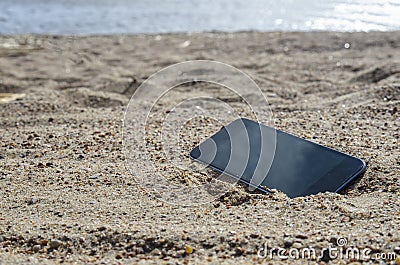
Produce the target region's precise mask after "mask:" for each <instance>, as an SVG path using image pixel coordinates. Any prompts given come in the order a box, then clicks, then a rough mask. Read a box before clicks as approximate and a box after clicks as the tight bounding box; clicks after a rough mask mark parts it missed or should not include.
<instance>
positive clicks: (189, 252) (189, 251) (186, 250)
mask: <svg viewBox="0 0 400 265" xmlns="http://www.w3.org/2000/svg"><path fill="white" fill-rule="evenodd" d="M185 253H186V254H192V253H193V248H192V247H191V246H188V245H186V246H185Z"/></svg>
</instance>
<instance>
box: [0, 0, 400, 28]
mask: <svg viewBox="0 0 400 265" xmlns="http://www.w3.org/2000/svg"><path fill="white" fill-rule="evenodd" d="M399 14H400V0H390V1H379V0H356V1H346V0H333V1H320V0H303V1H296V0H280V1H278V0H270V1H264V0H250V1H244V0H218V1H215V0H214V1H212V0H202V1H194V0H164V1H159V0H86V1H80V0H57V1H56V0H30V1H28V0H2V1H0V34H24V33H40V34H43V33H44V34H45V33H50V34H51V33H53V34H110V33H163V32H187V31H189V32H193V31H214V30H215V31H241V30H259V31H275V30H282V31H311V30H328V31H373V30H378V31H390V30H399V29H400V18H399Z"/></svg>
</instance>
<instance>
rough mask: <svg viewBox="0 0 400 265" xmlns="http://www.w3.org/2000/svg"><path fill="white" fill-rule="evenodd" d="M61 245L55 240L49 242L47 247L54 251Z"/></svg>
mask: <svg viewBox="0 0 400 265" xmlns="http://www.w3.org/2000/svg"><path fill="white" fill-rule="evenodd" d="M61 244H62V242H61V241H60V240H57V239H55V240H51V241H50V243H49V247H50V248H52V249H56V248H58V247H59V246H61Z"/></svg>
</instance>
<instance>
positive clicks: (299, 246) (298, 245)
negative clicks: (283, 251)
mask: <svg viewBox="0 0 400 265" xmlns="http://www.w3.org/2000/svg"><path fill="white" fill-rule="evenodd" d="M292 246H293V247H294V248H301V247H303V245H302V244H301V243H299V242H294V243H293V245H292Z"/></svg>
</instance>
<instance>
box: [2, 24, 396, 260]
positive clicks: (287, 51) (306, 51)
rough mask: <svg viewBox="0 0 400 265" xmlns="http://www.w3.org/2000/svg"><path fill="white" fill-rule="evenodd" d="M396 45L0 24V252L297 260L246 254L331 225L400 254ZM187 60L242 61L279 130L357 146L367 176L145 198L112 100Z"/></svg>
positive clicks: (360, 37)
mask: <svg viewBox="0 0 400 265" xmlns="http://www.w3.org/2000/svg"><path fill="white" fill-rule="evenodd" d="M399 58H400V33H399V32H387V33H374V32H371V33H279V32H273V33H253V32H243V33H235V34H225V33H202V34H200V33H199V34H165V35H134V36H107V37H105V36H99V37H95V36H92V37H67V36H65V37H45V36H8V37H7V36H3V37H0V93H2V94H1V96H0V116H1V118H0V124H1V125H0V133H1V143H0V146H1V148H0V189H1V204H0V263H4V264H8V263H16V264H17V263H18V264H20V263H39V262H41V263H43V264H47V263H48V264H53V263H59V262H64V263H74V262H77V263H137V262H143V263H161V264H164V263H166V264H173V263H201V264H203V263H214V264H220V263H227V264H253V263H258V262H265V263H268V262H270V263H271V264H277V263H279V262H282V263H295V264H304V263H305V262H307V261H305V260H290V259H289V260H281V259H280V258H278V257H276V256H275V257H274V258H273V260H270V258H269V257H267V258H260V257H259V256H258V255H257V252H258V250H260V249H261V248H262V247H263V246H264V245H265V244H267V245H268V247H270V248H273V247H275V248H278V247H282V248H285V249H287V250H290V249H291V248H297V249H301V248H302V247H311V246H312V247H314V248H315V249H316V250H318V251H320V250H322V249H323V248H325V247H328V246H329V245H330V244H337V240H338V239H340V238H346V240H347V242H348V243H347V246H357V247H358V248H360V249H365V248H369V249H371V250H372V253H389V252H396V253H397V255H398V256H399V255H400V233H399V229H398V228H399V225H400V199H399V195H400V192H399V184H400V183H399V175H400V160H399V126H400V112H399V107H400V61H399ZM194 59H210V60H217V61H221V62H224V63H227V64H230V65H233V66H235V67H237V68H238V69H240V70H242V71H244V72H245V73H247V74H249V75H250V76H251V77H252V78H253V79H254V80H255V81H256V82H257V84H258V85H259V86H260V87H261V89H262V91H263V93H264V95H265V96H266V97H267V99H268V102H269V103H270V105H271V109H272V111H273V115H274V124H275V126H276V127H277V128H279V129H281V130H284V131H287V132H290V133H292V134H294V135H297V136H300V137H304V138H307V139H310V140H313V141H315V142H317V143H320V144H323V145H326V146H328V147H332V148H334V149H337V150H339V151H342V152H345V153H349V154H351V155H354V156H357V157H360V158H362V159H363V160H365V161H367V163H368V167H367V170H366V172H365V174H364V176H363V177H362V178H361V179H360V180H358V181H356V182H355V183H353V185H352V186H351V187H349V188H348V189H346V190H345V191H343V192H342V193H341V194H333V193H324V194H318V195H315V196H308V197H303V198H295V199H289V198H288V197H286V196H285V195H284V194H282V193H279V192H276V193H274V194H269V195H264V194H259V193H250V192H248V191H247V190H246V189H245V188H244V187H242V186H236V188H234V189H233V190H231V191H230V192H229V193H227V194H225V195H223V196H221V197H220V198H218V199H217V200H216V201H214V202H212V203H208V204H205V205H202V206H196V207H178V206H171V205H168V204H166V203H163V202H160V201H158V200H156V199H154V198H152V196H150V195H149V194H147V193H146V192H145V191H144V190H143V189H142V188H141V187H140V186H139V185H138V184H137V183H136V181H135V178H134V177H133V176H132V175H131V174H130V173H129V172H128V170H127V168H126V165H125V162H126V161H125V156H124V153H123V146H122V119H123V118H124V111H125V109H126V106H127V104H128V101H129V98H130V96H131V95H132V94H133V93H134V91H135V89H136V88H137V87H138V86H139V85H140V84H141V83H142V82H143V81H144V80H146V78H147V77H149V76H150V75H151V74H153V73H155V72H156V71H158V70H160V69H162V68H164V67H166V66H169V65H171V64H173V63H179V62H182V61H186V60H194ZM192 86H193V87H192ZM196 86H198V84H192V85H187V86H184V87H183V88H181V90H179V91H178V92H179V93H181V94H184V93H186V94H189V95H190V93H194V92H193V91H197V90H195V89H193V88H194V87H196ZM201 89H204V90H205V89H207V87H206V86H204V87H201ZM212 91H213V95H214V96H215V97H216V98H219V99H221V100H223V101H226V102H229V103H232V104H233V105H235V104H236V105H235V106H236V107H237V109H241V105H240V104H241V103H240V100H237V99H235V96H232V95H226V91H225V92H224V91H223V89H221V88H213V90H212ZM6 93H11V94H18V95H8V94H6ZM179 93H178V94H176V95H178V97H177V96H176V95H175V96H174V95H169V96H168V95H167V96H166V97H165V99H164V103H163V104H164V105H162V106H164V107H160V108H158V109H155V110H154V111H155V114H156V115H155V116H154V117H155V119H157V118H159V117H162V116H163V114H165V106H168V104H173V103H174V101H176V100H177V99H179V95H181V94H179ZM242 110H243V113H245V112H246V111H245V109H244V108H243V109H242ZM226 115H228V114H226ZM194 122H195V125H196V126H200V127H201V128H202V129H201V130H200V132H197V133H198V134H197V135H196V137H194V136H193V135H194V132H193V128H192V127H190V128H192V129H187V128H186V129H185V128H183V129H182V131H181V133H182V135H183V137H182V139H186V140H188V141H187V142H183V143H182V150H181V155H182V156H187V155H188V152H189V150H190V148H191V147H193V146H194V145H195V144H196V143H198V142H199V141H201V139H205V138H206V137H208V136H210V135H211V134H213V133H214V132H215V131H216V130H217V129H218V126H219V124H216V123H215V122H213V121H212V120H201V119H198V120H196V121H194ZM158 153H159V151H157V149H155V150H154V151H153V154H154V155H157V154H158ZM160 163H161V162H160ZM156 166H157V164H156ZM180 177H181V176H180V175H178V180H179V178H180ZM189 177H196V176H189ZM188 185H190V183H188ZM326 261H328V260H327V258H326V257H325V258H322V261H321V259H317V260H313V261H312V263H315V262H321V263H322V264H323V263H324V262H326ZM349 262H356V261H355V260H351V259H345V260H340V259H335V260H332V261H330V263H333V264H335V263H349ZM359 262H360V263H361V262H363V261H359ZM364 262H365V263H367V262H369V260H364ZM375 262H377V261H375ZM385 262H387V263H389V262H394V261H393V260H392V261H390V260H386V261H385Z"/></svg>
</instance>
